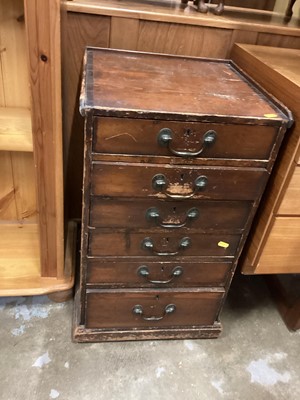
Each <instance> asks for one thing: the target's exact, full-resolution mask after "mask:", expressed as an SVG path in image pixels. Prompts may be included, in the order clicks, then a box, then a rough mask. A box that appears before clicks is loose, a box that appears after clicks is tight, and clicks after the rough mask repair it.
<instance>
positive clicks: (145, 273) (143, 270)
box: [137, 265, 183, 285]
mask: <svg viewBox="0 0 300 400" xmlns="http://www.w3.org/2000/svg"><path fill="white" fill-rule="evenodd" d="M137 273H138V275H140V276H142V277H143V278H145V279H146V281H147V282H149V283H152V284H155V285H166V284H168V283H170V282H172V281H173V280H174V279H175V278H177V277H179V276H181V275H182V274H183V268H182V267H179V266H177V267H175V268H173V271H172V272H171V275H170V277H169V279H167V280H164V281H161V280H154V279H150V272H149V268H148V267H147V265H142V266H141V267H140V268H139V269H138V271H137Z"/></svg>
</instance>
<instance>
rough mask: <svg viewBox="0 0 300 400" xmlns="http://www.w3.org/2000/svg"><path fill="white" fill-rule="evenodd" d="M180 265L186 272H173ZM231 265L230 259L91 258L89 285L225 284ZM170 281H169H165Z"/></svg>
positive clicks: (88, 274) (188, 285)
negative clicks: (149, 259) (126, 259)
mask: <svg viewBox="0 0 300 400" xmlns="http://www.w3.org/2000/svg"><path fill="white" fill-rule="evenodd" d="M178 267H180V268H181V269H182V274H181V275H178V276H176V275H173V271H174V269H175V268H178ZM231 267H232V262H230V261H222V262H213V261H210V262H208V261H203V260H201V259H199V260H198V261H194V262H188V261H184V260H180V261H163V260H162V261H156V262H155V261H150V262H149V261H145V260H143V259H142V260H141V261H136V260H135V259H132V260H129V261H124V260H121V259H119V258H116V259H110V260H109V261H106V260H105V259H90V260H88V265H87V284H88V287H98V288H101V287H102V288H105V287H107V288H109V287H118V288H120V287H136V288H139V287H140V288H144V287H161V288H164V287H184V286H186V287H195V286H196V287H197V286H198V287H199V286H222V285H223V286H224V285H225V283H226V279H227V278H228V274H229V271H230V269H231ZM141 268H147V271H148V272H149V275H148V276H147V277H145V276H142V275H141V274H140V273H139V271H140V270H141ZM168 280H170V282H169V283H163V282H168ZM152 282H153V283H152ZM159 282H161V283H159Z"/></svg>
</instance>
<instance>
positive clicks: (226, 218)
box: [90, 197, 252, 232]
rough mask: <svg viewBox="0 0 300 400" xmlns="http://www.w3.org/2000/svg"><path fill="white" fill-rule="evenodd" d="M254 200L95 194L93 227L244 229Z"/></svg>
mask: <svg viewBox="0 0 300 400" xmlns="http://www.w3.org/2000/svg"><path fill="white" fill-rule="evenodd" d="M251 207H252V203H250V202H245V201H244V202H241V201H240V202H238V201H227V202H226V201H205V200H202V201H199V200H198V201H193V200H190V201H189V202H182V201H157V200H155V199H153V200H139V201H136V202H132V201H130V200H127V199H124V200H123V199H121V200H106V199H101V198H99V197H92V199H91V211H90V226H95V227H99V228H122V227H126V228H153V227H161V228H167V229H178V228H180V227H188V228H196V229H202V230H230V231H231V232H232V231H234V230H237V231H239V230H243V228H244V226H245V224H246V222H247V219H248V215H249V212H250V209H251Z"/></svg>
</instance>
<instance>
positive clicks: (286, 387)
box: [0, 277, 300, 400]
mask: <svg viewBox="0 0 300 400" xmlns="http://www.w3.org/2000/svg"><path fill="white" fill-rule="evenodd" d="M72 307H73V304H72V302H71V301H69V302H67V303H63V304H56V303H53V302H51V301H50V300H48V298H47V297H45V296H40V297H26V298H25V297H18V298H0V321H1V326H0V330H1V334H0V398H1V399H5V400H18V399H22V400H27V399H28V400H44V399H59V400H63V399H67V400H69V399H70V400H71V399H72V400H77V399H78V400H79V399H80V400H94V399H97V400H102V399H105V400H114V399H118V400H123V399H126V400H142V399H143V400H154V399H165V400H169V399H170V400H171V399H172V400H177V399H183V398H184V399H185V400H193V399H201V400H206V399H210V400H218V399H226V400H227V399H230V400H233V399H234V400H239V399H243V400H248V399H249V400H250V399H251V400H252V399H258V400H269V399H285V400H299V399H300V383H299V382H300V366H299V350H300V332H299V331H298V332H296V333H291V332H289V331H288V330H287V328H286V327H285V325H284V323H283V322H282V320H281V318H280V316H279V314H278V312H277V310H276V308H275V307H274V305H273V303H272V301H271V300H270V298H269V294H268V290H267V288H266V287H265V286H264V283H263V281H262V280H261V278H259V277H251V278H248V277H238V279H237V280H235V282H234V283H233V285H232V288H231V290H230V294H229V297H228V299H227V302H226V307H225V309H224V311H223V313H222V318H221V321H222V323H223V325H224V332H223V334H222V336H221V337H220V338H219V339H213V340H182V341H181V340H176V341H149V342H119V343H95V344H75V343H72V342H71V320H72Z"/></svg>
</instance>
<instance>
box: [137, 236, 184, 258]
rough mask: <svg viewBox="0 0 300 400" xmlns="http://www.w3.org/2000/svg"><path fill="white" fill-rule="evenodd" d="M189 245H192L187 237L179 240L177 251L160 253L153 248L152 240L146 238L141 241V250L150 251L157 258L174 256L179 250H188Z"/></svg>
mask: <svg viewBox="0 0 300 400" xmlns="http://www.w3.org/2000/svg"><path fill="white" fill-rule="evenodd" d="M191 244H192V241H191V239H190V238H189V237H184V238H182V239H180V242H179V245H178V249H177V250H176V251H160V250H158V249H156V248H155V246H154V243H153V240H152V239H151V238H149V237H148V238H145V239H144V240H143V241H142V248H143V249H145V250H149V251H151V252H152V253H154V254H156V255H157V256H176V255H177V254H178V253H179V251H180V250H184V249H186V248H188V247H189V246H190V245H191Z"/></svg>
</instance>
